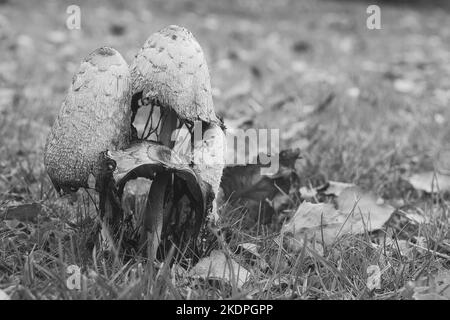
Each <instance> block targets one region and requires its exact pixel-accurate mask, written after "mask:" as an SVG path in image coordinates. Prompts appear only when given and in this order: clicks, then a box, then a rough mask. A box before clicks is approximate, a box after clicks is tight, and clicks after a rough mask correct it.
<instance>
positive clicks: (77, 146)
mask: <svg viewBox="0 0 450 320" xmlns="http://www.w3.org/2000/svg"><path fill="white" fill-rule="evenodd" d="M130 100H131V77H130V72H129V69H128V65H127V63H126V62H125V60H124V59H123V58H122V56H121V55H120V53H119V52H117V51H116V50H115V49H112V48H108V47H102V48H99V49H97V50H95V51H94V52H92V53H91V54H90V55H89V56H88V57H87V58H86V59H84V60H83V62H82V63H81V65H80V68H79V70H78V72H77V74H76V75H75V76H74V77H73V79H72V84H71V86H70V88H69V90H68V93H67V96H66V98H65V100H64V102H63V104H62V107H61V110H60V112H59V115H58V118H57V119H56V121H55V123H54V124H53V127H52V130H51V132H50V134H49V136H48V138H47V143H46V146H45V158H44V163H45V166H46V168H47V172H48V174H49V176H50V178H51V180H52V182H53V184H54V186H55V188H56V189H57V191H61V190H62V191H63V193H67V192H70V191H75V190H77V189H78V188H80V187H87V185H88V178H89V174H90V173H93V174H94V175H95V170H96V168H95V165H96V163H97V159H98V156H99V153H100V152H102V151H105V150H107V149H109V150H115V149H118V148H122V147H125V146H126V145H128V143H129V140H130V126H131V123H130V122H131V108H130Z"/></svg>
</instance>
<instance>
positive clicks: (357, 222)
mask: <svg viewBox="0 0 450 320" xmlns="http://www.w3.org/2000/svg"><path fill="white" fill-rule="evenodd" d="M337 203H338V208H337V209H336V208H335V207H334V206H333V205H332V204H329V203H318V204H314V203H310V202H306V201H305V202H303V203H302V204H301V205H300V207H299V208H298V209H297V211H296V213H295V214H294V216H293V217H292V218H291V219H290V220H289V221H288V222H287V223H285V224H284V225H283V227H282V233H283V234H285V235H287V236H289V235H290V236H291V240H292V238H293V239H295V241H290V245H289V246H290V247H291V248H292V249H293V250H298V249H300V248H301V247H302V243H303V239H304V237H305V235H306V237H307V238H308V239H311V238H315V239H316V240H318V241H319V242H322V241H323V244H324V245H329V244H331V243H333V242H334V240H336V238H337V237H338V236H340V235H343V234H349V233H350V234H361V233H363V232H365V231H368V232H371V231H375V230H378V229H381V228H382V227H383V225H384V224H385V223H386V221H388V220H389V218H390V216H391V215H392V213H393V212H394V208H393V207H391V206H389V205H386V204H378V203H377V199H376V197H375V196H374V195H372V194H370V193H364V192H363V191H362V190H361V189H360V188H358V187H351V188H347V189H345V190H344V191H342V192H341V193H340V196H339V197H338V199H337ZM288 238H289V237H288Z"/></svg>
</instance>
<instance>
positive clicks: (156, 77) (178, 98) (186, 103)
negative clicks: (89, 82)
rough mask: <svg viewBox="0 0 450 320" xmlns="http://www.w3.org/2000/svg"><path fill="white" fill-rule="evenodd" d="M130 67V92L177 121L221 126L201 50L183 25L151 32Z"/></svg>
mask: <svg viewBox="0 0 450 320" xmlns="http://www.w3.org/2000/svg"><path fill="white" fill-rule="evenodd" d="M130 69H131V77H132V81H133V94H138V93H142V97H143V98H148V99H150V100H157V101H158V102H159V103H160V104H161V106H162V107H163V108H164V107H165V108H171V109H173V110H174V111H175V113H176V114H177V116H178V118H179V119H180V120H184V121H187V122H190V123H193V122H194V121H203V122H206V123H215V124H218V125H222V124H221V120H219V118H218V117H217V115H216V113H215V111H214V105H213V100H212V94H211V81H210V76H209V70H208V65H207V63H206V59H205V56H204V54H203V50H202V48H201V47H200V44H199V43H198V42H197V40H196V39H195V38H194V36H193V34H192V33H191V32H190V31H188V30H187V29H186V28H183V27H179V26H176V25H171V26H168V27H166V28H163V29H161V30H160V31H158V32H156V33H154V34H152V35H151V36H150V37H149V38H148V39H147V41H146V42H145V43H144V45H143V47H142V48H141V49H140V51H139V52H138V53H137V55H136V56H135V58H134V60H133V62H132V64H131V66H130Z"/></svg>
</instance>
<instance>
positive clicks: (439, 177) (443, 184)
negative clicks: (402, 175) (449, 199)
mask: <svg viewBox="0 0 450 320" xmlns="http://www.w3.org/2000/svg"><path fill="white" fill-rule="evenodd" d="M408 182H409V183H410V184H411V185H412V186H413V188H414V189H416V190H420V191H425V192H427V193H435V192H439V191H450V176H448V175H444V174H440V173H438V172H436V173H435V172H433V171H428V172H422V173H416V174H414V175H412V176H411V177H410V178H409V179H408Z"/></svg>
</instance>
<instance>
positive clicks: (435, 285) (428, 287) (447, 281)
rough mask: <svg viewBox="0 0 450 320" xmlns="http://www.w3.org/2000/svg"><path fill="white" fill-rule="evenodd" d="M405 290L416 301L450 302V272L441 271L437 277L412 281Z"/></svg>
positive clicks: (431, 276)
mask: <svg viewBox="0 0 450 320" xmlns="http://www.w3.org/2000/svg"><path fill="white" fill-rule="evenodd" d="M405 290H406V291H408V292H409V293H410V294H409V298H412V299H414V300H450V271H449V270H440V271H439V272H438V273H437V274H436V275H435V276H433V275H429V276H426V277H423V278H420V279H418V280H416V281H414V282H413V281H410V282H409V283H408V284H407V285H406V286H405Z"/></svg>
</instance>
